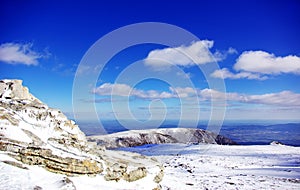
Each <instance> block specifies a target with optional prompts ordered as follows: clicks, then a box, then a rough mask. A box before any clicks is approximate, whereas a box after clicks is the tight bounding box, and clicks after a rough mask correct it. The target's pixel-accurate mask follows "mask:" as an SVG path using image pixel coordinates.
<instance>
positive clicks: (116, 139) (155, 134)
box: [88, 128, 236, 148]
mask: <svg viewBox="0 0 300 190" xmlns="http://www.w3.org/2000/svg"><path fill="white" fill-rule="evenodd" d="M88 140H89V141H91V142H96V143H97V144H98V145H101V146H105V147H106V148H118V147H132V146H141V145H145V144H164V143H184V144H199V143H207V144H224V145H234V144H236V143H235V142H234V141H232V140H230V139H228V138H226V137H224V136H221V135H216V134H214V133H212V132H209V131H205V130H202V129H192V128H168V129H150V130H132V131H126V132H119V133H114V134H110V135H98V136H90V137H88Z"/></svg>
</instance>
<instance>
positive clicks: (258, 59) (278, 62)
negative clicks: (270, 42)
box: [211, 51, 300, 80]
mask: <svg viewBox="0 0 300 190" xmlns="http://www.w3.org/2000/svg"><path fill="white" fill-rule="evenodd" d="M233 68H234V70H235V71H237V73H232V72H230V71H229V70H228V69H227V68H223V69H221V70H216V71H214V72H213V73H212V74H211V76H212V77H215V78H222V79H226V78H229V79H241V78H246V79H257V80H265V79H267V78H268V75H279V74H284V73H286V74H289V73H290V74H296V75H300V57H298V56H295V55H288V56H285V57H280V56H279V57H276V56H275V55H274V54H270V53H268V52H264V51H245V52H243V53H242V54H241V55H240V56H239V58H238V59H237V60H236V63H235V64H234V66H233Z"/></svg>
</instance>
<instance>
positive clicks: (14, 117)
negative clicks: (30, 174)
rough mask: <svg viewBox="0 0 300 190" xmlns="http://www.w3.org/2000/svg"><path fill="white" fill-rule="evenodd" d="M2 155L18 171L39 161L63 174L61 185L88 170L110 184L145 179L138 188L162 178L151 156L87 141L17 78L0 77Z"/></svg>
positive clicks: (153, 186) (153, 185)
mask: <svg viewBox="0 0 300 190" xmlns="http://www.w3.org/2000/svg"><path fill="white" fill-rule="evenodd" d="M0 156H1V157H0V161H1V162H0V167H1V168H7V167H8V166H7V165H9V167H17V168H19V169H21V170H20V171H19V172H22V171H23V170H29V169H28V168H31V167H32V166H37V167H40V168H44V169H46V170H48V171H50V172H52V173H56V174H58V175H59V176H60V175H63V176H65V177H64V178H63V179H62V180H61V182H60V183H64V184H72V182H71V181H70V179H69V178H68V177H72V176H82V175H88V176H90V177H96V178H97V179H98V178H99V177H100V178H99V179H104V181H108V184H111V185H112V186H113V185H114V184H113V183H112V182H111V181H114V183H117V182H116V181H124V182H126V183H125V184H127V186H128V187H132V184H134V183H135V182H137V181H140V180H146V181H147V182H148V183H139V185H138V187H139V189H156V188H159V184H158V183H159V182H160V181H161V180H162V177H163V168H162V167H161V165H160V163H158V162H157V161H156V160H155V159H153V158H148V157H145V156H142V155H140V154H135V153H130V152H122V151H111V150H106V149H105V148H104V147H101V146H97V145H96V144H95V143H91V142H88V141H87V139H86V136H85V135H84V133H83V132H81V130H80V129H79V127H78V126H77V125H76V124H75V123H74V122H73V121H71V120H68V119H67V117H66V116H65V115H64V114H63V113H62V112H61V111H60V110H58V109H53V108H50V107H48V106H47V105H46V104H44V103H43V102H41V101H40V100H38V99H37V98H36V97H34V96H33V95H32V94H30V93H29V90H28V88H26V87H24V86H22V81H21V80H0ZM10 170H12V169H10ZM11 177H13V176H11ZM4 183H5V182H4ZM7 183H9V182H7ZM143 185H144V186H143ZM30 188H31V187H30ZM34 188H38V189H39V188H42V187H39V186H38V187H34ZM64 188H65V186H64ZM123 188H127V187H126V185H125V186H123ZM67 189H76V187H75V186H74V185H69V186H68V188H67Z"/></svg>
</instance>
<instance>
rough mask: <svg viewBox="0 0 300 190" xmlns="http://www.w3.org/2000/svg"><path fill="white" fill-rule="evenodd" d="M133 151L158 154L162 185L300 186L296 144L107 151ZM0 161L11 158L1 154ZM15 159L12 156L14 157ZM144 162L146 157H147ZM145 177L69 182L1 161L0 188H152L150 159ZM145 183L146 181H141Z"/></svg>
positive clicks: (118, 154)
mask: <svg viewBox="0 0 300 190" xmlns="http://www.w3.org/2000/svg"><path fill="white" fill-rule="evenodd" d="M124 150H126V151H131V152H138V153H141V154H144V155H147V156H150V157H153V158H156V159H158V160H159V161H160V162H161V163H162V164H163V165H164V178H163V180H162V182H161V183H160V184H161V186H162V189H165V190H167V189H171V190H177V189H178V190H182V189H295V190H296V189H297V190H298V189H300V180H299V178H300V163H299V162H300V147H290V146H284V145H259V146H225V145H215V144H213V145H208V144H202V145H185V144H160V145H145V146H141V147H131V148H121V149H120V150H118V151H111V150H108V151H107V156H109V157H112V158H113V157H114V156H116V157H118V158H120V157H121V156H122V155H123V156H124V160H126V159H127V161H130V159H134V157H131V158H127V157H126V152H123V151H124ZM0 160H1V161H3V160H10V161H13V160H14V159H13V158H11V157H9V156H7V155H5V154H0ZM16 162H17V161H16ZM146 162H147V161H146ZM143 164H145V165H146V166H147V170H148V171H149V174H148V175H147V178H143V179H141V180H138V181H135V182H126V181H123V180H120V181H119V182H115V181H109V182H108V181H105V180H104V178H103V176H102V175H97V176H94V177H93V176H87V175H84V176H78V177H69V179H70V180H71V181H72V182H73V184H63V183H62V181H63V179H64V178H65V177H66V176H64V175H60V174H54V173H51V172H48V171H46V170H45V169H43V168H41V167H38V166H27V165H26V167H28V170H25V169H20V168H17V167H13V166H10V165H7V164H5V163H3V162H0V169H1V176H0V189H33V187H35V186H39V187H42V188H43V189H62V188H65V189H73V188H74V186H75V187H76V189H78V190H81V189H108V190H109V189H114V190H116V189H153V188H154V187H155V185H156V184H155V183H153V181H152V179H153V177H154V176H151V177H150V175H154V173H157V171H151V168H153V169H154V168H156V170H157V167H152V166H151V164H152V163H151V162H150V161H149V162H147V163H143ZM145 184H147V185H145Z"/></svg>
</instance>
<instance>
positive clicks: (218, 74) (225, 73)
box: [211, 68, 268, 80]
mask: <svg viewBox="0 0 300 190" xmlns="http://www.w3.org/2000/svg"><path fill="white" fill-rule="evenodd" d="M211 76H212V77H214V78H221V79H227V78H229V79H242V78H245V79H256V80H265V79H267V78H268V77H267V76H261V75H260V74H257V73H250V72H239V73H232V72H230V71H229V70H228V69H227V68H223V69H219V70H215V71H214V72H213V73H211Z"/></svg>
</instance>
